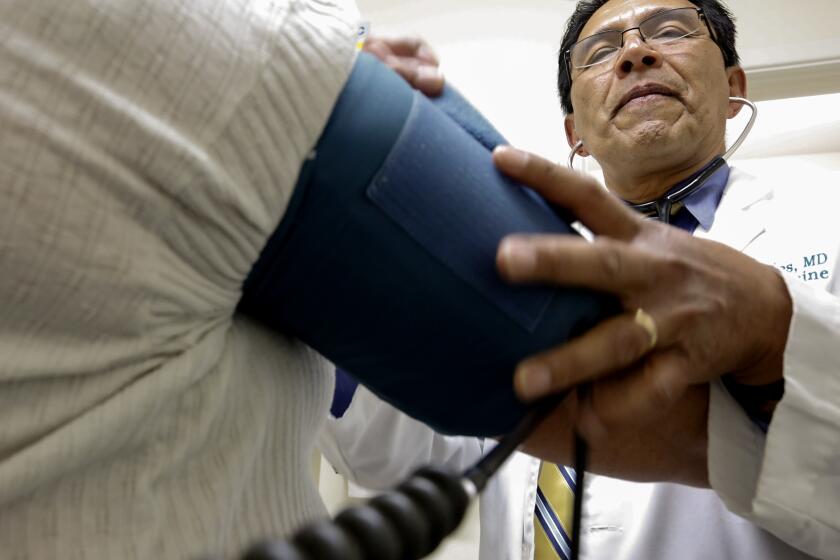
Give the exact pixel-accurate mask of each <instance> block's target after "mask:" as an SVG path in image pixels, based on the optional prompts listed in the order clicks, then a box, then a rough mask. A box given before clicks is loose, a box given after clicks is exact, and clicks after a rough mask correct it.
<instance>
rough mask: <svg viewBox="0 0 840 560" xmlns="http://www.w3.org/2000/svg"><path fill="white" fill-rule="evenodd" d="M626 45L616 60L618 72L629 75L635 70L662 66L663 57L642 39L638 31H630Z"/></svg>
mask: <svg viewBox="0 0 840 560" xmlns="http://www.w3.org/2000/svg"><path fill="white" fill-rule="evenodd" d="M626 33H627V35H625V36H624V45H623V46H622V47H621V51H619V53H618V57H617V58H616V71H617V72H619V73H620V74H622V75H627V74H629V73H630V72H632V71H633V70H634V69H636V70H641V69H643V68H656V67H658V66H660V65H661V64H662V55H661V54H660V53H659V51H657V50H656V49H654V48H652V47H651V46H650V45H648V44H647V42H645V40H644V39H643V38H642V35H641V33H639V30H638V29H628V30H627V31H626Z"/></svg>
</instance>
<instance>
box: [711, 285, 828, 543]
mask: <svg viewBox="0 0 840 560" xmlns="http://www.w3.org/2000/svg"><path fill="white" fill-rule="evenodd" d="M837 273H838V271H836V270H835V278H836V276H837ZM785 281H786V282H787V286H788V290H789V292H790V295H791V299H792V300H793V317H792V320H791V327H790V332H789V336H788V344H787V348H786V349H785V355H784V376H785V395H784V397H783V398H782V400H781V402H780V403H779V404H778V406H777V407H776V410H775V412H774V415H773V420H772V421H771V423H770V427H769V430H768V432H767V435H766V436H765V435H764V434H762V433H761V431H760V430H759V429H758V428H757V427H756V426H755V425H753V423H752V422H751V421H750V420H749V418H748V417H747V416H746V414H744V412H743V411H742V410H741V408H740V406H739V405H738V404H737V403H736V402H735V401H734V400H733V399H732V398H731V397H730V396H729V395H728V393H727V392H726V390H725V389H724V388H723V386H722V385H721V384H720V383H717V384H715V386H713V388H712V392H711V402H710V410H709V480H710V482H711V485H712V487H713V488H714V489H715V490H716V491H717V492H718V494H719V495H720V496H721V498H722V499H723V501H724V502H725V503H726V505H727V507H729V509H730V510H732V511H733V512H735V513H737V514H739V515H741V516H743V517H746V518H748V519H750V520H752V521H753V522H755V523H756V524H758V525H759V526H761V527H763V528H764V529H766V530H768V531H770V532H772V533H773V534H775V535H776V536H778V537H779V538H781V539H782V540H784V541H786V542H787V543H789V544H791V545H793V546H795V547H797V548H799V549H801V550H803V551H804V552H806V553H808V554H811V555H813V556H816V557H818V558H836V554H837V551H838V550H840V298H838V286H837V282H836V281H835V282H833V283H832V285H831V287H830V290H829V291H827V292H826V291H823V290H816V289H813V288H811V287H809V286H807V285H805V284H804V283H802V282H800V281H798V280H796V279H792V278H787V277H786V278H785Z"/></svg>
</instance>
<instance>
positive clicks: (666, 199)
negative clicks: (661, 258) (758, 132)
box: [568, 97, 758, 224]
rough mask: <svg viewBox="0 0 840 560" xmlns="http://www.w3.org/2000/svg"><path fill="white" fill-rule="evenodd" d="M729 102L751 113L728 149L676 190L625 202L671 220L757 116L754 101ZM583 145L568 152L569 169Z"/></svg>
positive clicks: (726, 157)
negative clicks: (740, 105) (674, 213)
mask: <svg viewBox="0 0 840 560" xmlns="http://www.w3.org/2000/svg"><path fill="white" fill-rule="evenodd" d="M729 101H730V102H734V103H740V104H742V105H746V106H747V107H749V108H750V111H751V114H750V119H749V121H748V122H747V125H746V126H745V127H744V130H743V131H742V132H741V135H740V136H738V138H737V139H736V140H735V142H734V143H733V144H732V146H730V148H729V149H728V150H726V152H725V153H724V154H723V155H722V156H718V157H716V158H715V159H714V160H712V162H711V163H710V164H709V165H708V166H706V168H705V169H704V170H703V171H702V172H701V173H700V174H699V175H697V177H695V178H694V179H692V180H691V181H690V182H689V183H688V184H686V185H685V186H683V187H682V188H680V189H679V190H677V191H674V192H671V193H668V194H666V195H665V196H663V197H661V198H658V199H656V200H651V201H648V202H640V203H638V204H633V203H629V202H628V203H627V205H628V206H630V208H632V209H633V210H636V211H637V212H639V213H640V214H642V215H644V216H646V217H648V218H651V219H656V220H660V221H662V222H665V223H666V224H667V223H669V222H670V221H671V215H672V211H673V210H674V209H675V208H678V207H679V206H678V205H679V204H680V203H681V202H682V201H683V200H685V199H686V198H688V197H689V196H691V195H692V194H694V193H696V192H697V191H699V190H700V189H702V188H703V187H704V186H705V185H706V182H707V181H708V180H709V179H710V178H711V177H712V175H714V174H715V172H717V170H718V169H720V168H721V167H723V166H724V164H726V162H727V161H728V160H729V158H730V157H732V154H734V153H735V151H736V150H737V149H738V148H739V147H740V146H741V144H743V143H744V140H746V138H747V136H748V135H749V133H750V131H751V130H752V127H753V124H755V119H756V117H757V116H758V107H756V106H755V103H753V102H752V101H750V100H748V99H744V98H743V97H730V98H729ZM582 147H583V140H580V141H579V142H578V143H577V144H575V146H574V147H573V148H572V151H571V152H570V153H569V161H568V166H569V169H574V159H575V155H577V152H578V151H579V150H580V149H581V148H582Z"/></svg>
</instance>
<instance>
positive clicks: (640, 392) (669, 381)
mask: <svg viewBox="0 0 840 560" xmlns="http://www.w3.org/2000/svg"><path fill="white" fill-rule="evenodd" d="M687 367H688V366H687V362H686V360H685V358H684V357H683V356H682V355H681V353H680V352H678V351H665V352H657V353H654V354H651V355H650V356H648V357H647V358H646V359H645V361H644V362H643V363H642V364H640V365H639V366H638V367H636V368H633V369H631V370H629V371H628V372H626V373H624V374H623V375H619V376H614V377H610V378H605V379H603V380H601V381H598V382H596V383H594V384H593V385H592V388H591V393H590V396H589V398H588V399H587V400H586V402H580V403H579V406H578V418H579V420H578V424H579V429H580V431H581V433H582V434H583V435H584V437H585V438H587V439H589V438H593V440H596V441H597V440H599V439H603V438H605V437H607V436H608V434H610V433H614V432H616V431H620V430H627V429H632V428H638V427H642V426H646V425H648V424H650V423H652V422H654V421H656V420H657V419H658V418H660V417H661V416H662V415H663V414H665V413H666V412H668V411H669V410H670V409H671V407H672V406H674V404H675V403H677V402H678V401H679V400H680V399H681V398H682V397H683V395H684V394H685V392H686V391H687V390H688V388H689V386H690V383H689V381H688V379H689V374H688V371H687Z"/></svg>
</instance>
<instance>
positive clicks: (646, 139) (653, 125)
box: [626, 120, 677, 146]
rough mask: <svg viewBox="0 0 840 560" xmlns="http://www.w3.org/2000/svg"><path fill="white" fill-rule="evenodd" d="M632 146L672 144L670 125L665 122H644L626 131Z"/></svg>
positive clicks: (673, 135) (672, 131)
mask: <svg viewBox="0 0 840 560" xmlns="http://www.w3.org/2000/svg"><path fill="white" fill-rule="evenodd" d="M626 132H628V133H629V135H630V137H631V139H632V141H633V144H635V145H637V146H656V145H662V144H664V143H668V142H673V141H674V139H675V137H676V136H677V135H676V134H674V132H675V131H674V127H673V124H672V123H668V122H665V121H659V120H657V121H645V122H643V123H640V124H638V125H636V126H635V127H633V128H632V129H631V130H628V131H626Z"/></svg>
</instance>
